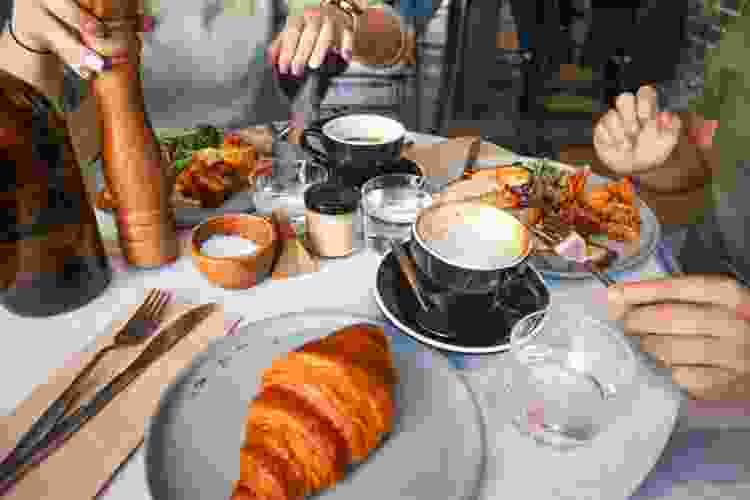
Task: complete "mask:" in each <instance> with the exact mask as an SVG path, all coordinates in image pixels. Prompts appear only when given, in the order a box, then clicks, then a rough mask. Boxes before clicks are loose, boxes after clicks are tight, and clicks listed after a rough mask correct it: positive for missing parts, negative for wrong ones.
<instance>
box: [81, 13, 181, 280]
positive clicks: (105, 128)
mask: <svg viewBox="0 0 750 500" xmlns="http://www.w3.org/2000/svg"><path fill="white" fill-rule="evenodd" d="M79 3H80V4H81V7H82V8H84V9H86V10H88V11H89V12H91V13H92V14H94V15H95V16H97V17H98V18H99V19H101V20H104V21H115V20H123V19H132V18H135V17H137V14H138V4H139V3H140V2H139V0H79ZM128 36H132V41H131V43H132V45H133V46H134V47H135V46H139V40H138V38H137V36H138V35H137V34H136V33H135V32H133V33H132V34H128ZM91 48H92V49H93V50H97V47H91ZM132 52H134V53H138V50H133V51H132ZM105 55H106V54H105ZM139 66H140V60H134V61H129V62H127V63H124V64H118V65H116V66H114V67H113V68H112V69H111V70H110V71H106V72H104V73H101V74H99V75H98V76H97V77H96V78H95V79H94V80H93V82H92V89H93V93H94V95H95V97H96V103H97V108H98V115H99V127H100V129H101V130H102V132H103V134H102V161H103V163H104V175H105V177H106V180H107V185H108V186H109V188H110V189H111V191H112V194H113V196H114V198H115V199H116V201H117V230H118V231H117V232H118V236H119V240H120V247H121V248H122V251H123V254H124V256H125V258H126V260H127V261H128V262H129V263H130V264H132V265H135V266H139V267H157V266H160V265H163V264H166V263H169V262H172V261H174V260H175V259H176V258H177V256H178V255H179V245H178V243H177V235H176V228H175V220H174V213H173V212H172V209H171V208H170V206H169V195H170V190H171V187H170V182H169V180H168V178H167V175H166V168H165V166H164V165H163V161H162V157H161V154H160V151H159V147H158V145H157V142H156V137H155V135H154V132H153V130H152V129H151V125H150V123H149V122H148V117H147V116H146V110H145V104H144V101H143V88H142V84H141V78H140V73H139Z"/></svg>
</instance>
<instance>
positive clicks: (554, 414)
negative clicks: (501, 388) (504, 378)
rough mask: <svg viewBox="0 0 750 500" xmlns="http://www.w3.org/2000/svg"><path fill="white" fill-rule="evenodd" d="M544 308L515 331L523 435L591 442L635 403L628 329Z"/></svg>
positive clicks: (563, 444)
mask: <svg viewBox="0 0 750 500" xmlns="http://www.w3.org/2000/svg"><path fill="white" fill-rule="evenodd" d="M544 314H545V312H544V311H540V312H538V313H534V314H532V315H529V316H527V317H526V318H524V319H523V320H521V321H519V322H518V323H517V324H516V325H515V327H514V328H513V330H512V331H511V352H510V355H511V358H512V359H511V362H512V369H511V370H510V380H509V381H508V384H507V385H506V389H507V391H508V394H507V395H508V396H509V397H510V404H512V405H513V411H514V415H515V416H514V418H513V424H514V425H515V426H516V427H517V428H518V430H519V431H520V432H521V433H523V434H525V435H528V436H530V437H532V438H534V439H535V440H536V441H537V442H538V443H541V444H546V445H551V446H554V447H556V448H559V449H567V448H572V447H576V446H580V445H583V444H586V443H588V442H590V441H591V440H592V439H594V437H595V436H596V435H597V434H599V433H600V432H601V431H602V430H603V429H605V428H606V427H607V426H608V425H609V424H611V423H612V422H613V421H614V420H615V419H616V418H617V416H619V415H621V414H623V413H624V412H626V411H628V410H629V409H630V403H631V402H632V397H633V394H634V388H635V387H636V383H635V380H636V377H637V373H638V361H637V358H636V356H635V353H634V352H633V350H632V348H631V346H630V344H629V343H628V342H627V340H626V338H625V336H624V334H623V333H622V332H619V331H617V330H615V329H613V328H611V327H610V326H608V325H606V324H605V323H602V322H600V321H597V320H594V319H592V318H590V317H588V316H585V315H584V314H583V311H581V310H578V309H576V308H575V307H573V308H569V307H566V308H565V310H553V311H550V312H547V313H546V314H550V316H549V317H546V318H543V315H544ZM542 318H543V319H544V322H545V323H544V325H543V326H542V328H539V329H536V330H535V329H534V327H535V326H536V325H537V323H538V322H539V321H540V320H541V319H542Z"/></svg>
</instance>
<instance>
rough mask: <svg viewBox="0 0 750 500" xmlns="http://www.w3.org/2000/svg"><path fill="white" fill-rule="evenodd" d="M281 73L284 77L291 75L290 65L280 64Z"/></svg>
mask: <svg viewBox="0 0 750 500" xmlns="http://www.w3.org/2000/svg"><path fill="white" fill-rule="evenodd" d="M279 73H281V74H282V75H288V74H289V65H288V64H286V63H280V64H279Z"/></svg>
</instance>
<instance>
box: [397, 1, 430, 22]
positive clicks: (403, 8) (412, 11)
mask: <svg viewBox="0 0 750 500" xmlns="http://www.w3.org/2000/svg"><path fill="white" fill-rule="evenodd" d="M398 8H399V11H400V12H401V15H402V16H403V17H417V18H420V17H421V18H428V17H431V16H432V13H433V11H434V10H435V7H434V6H433V1H432V0H401V1H400V2H399V7H398Z"/></svg>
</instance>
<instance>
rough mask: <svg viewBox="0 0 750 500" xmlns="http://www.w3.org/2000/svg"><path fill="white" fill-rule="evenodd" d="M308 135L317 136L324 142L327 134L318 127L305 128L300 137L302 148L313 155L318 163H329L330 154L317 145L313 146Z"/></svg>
mask: <svg viewBox="0 0 750 500" xmlns="http://www.w3.org/2000/svg"><path fill="white" fill-rule="evenodd" d="M308 136H312V137H316V138H318V139H319V140H320V141H321V143H324V140H325V135H323V131H322V130H320V129H317V128H308V129H305V130H304V131H303V132H302V135H301V137H300V146H301V147H302V149H304V150H305V152H306V153H308V154H309V155H310V156H312V157H313V158H314V159H315V160H316V161H317V162H318V163H320V164H322V165H325V164H327V163H328V154H327V153H326V152H325V151H320V150H319V149H316V148H315V147H313V146H312V145H311V144H310V142H309V141H308V140H307V137H308Z"/></svg>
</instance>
